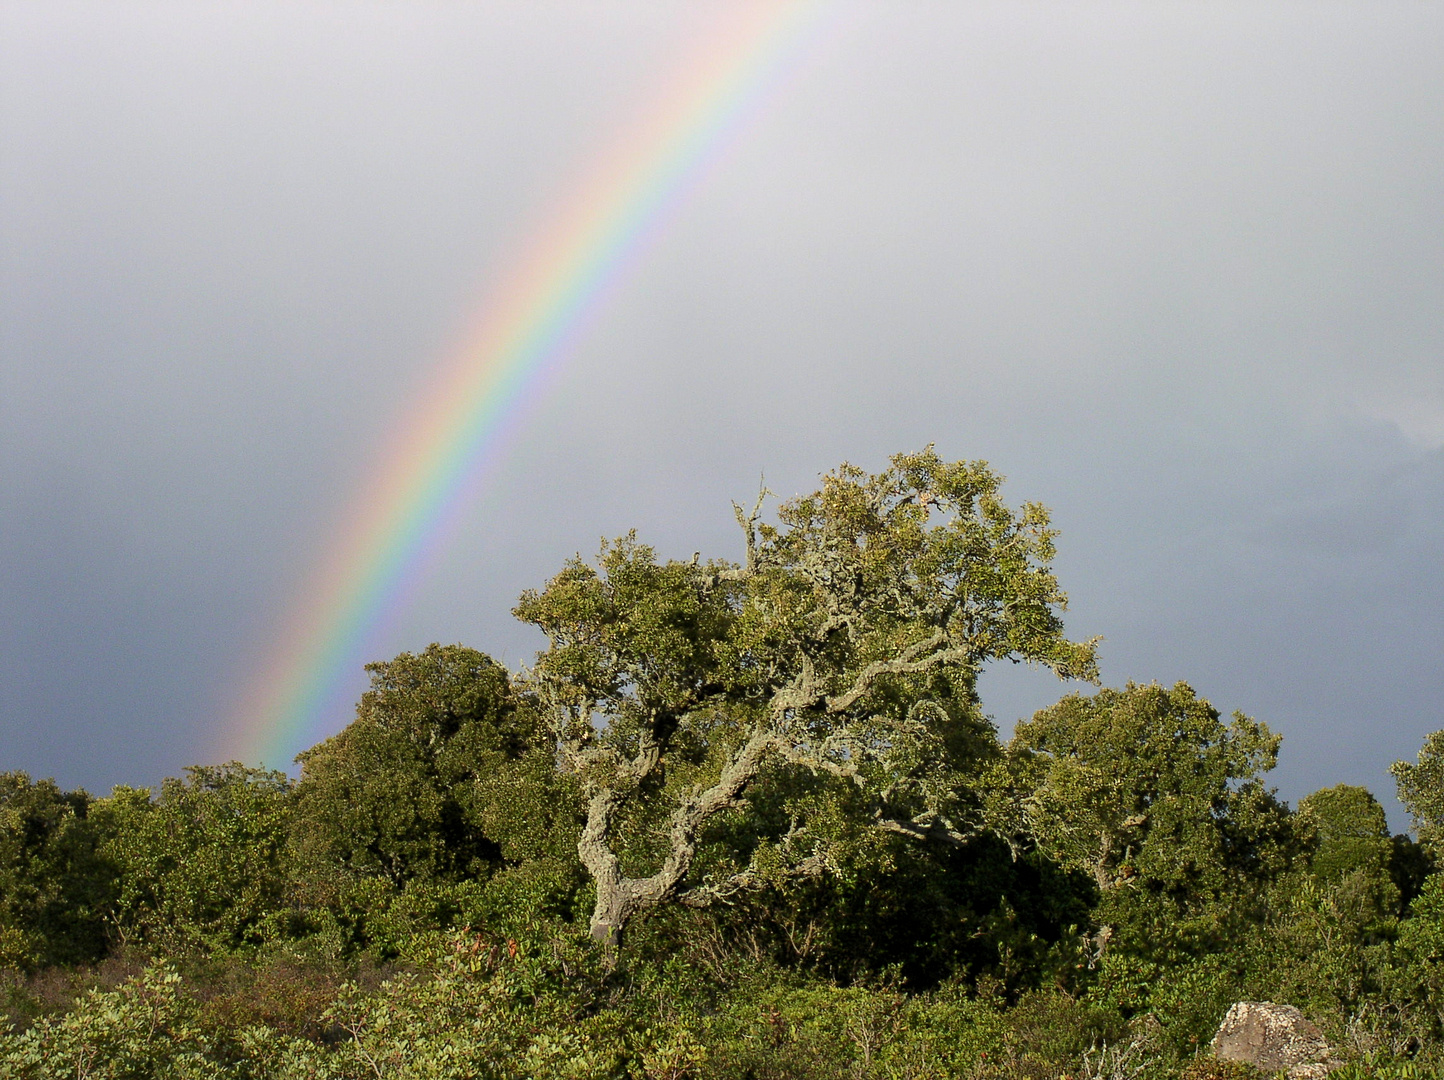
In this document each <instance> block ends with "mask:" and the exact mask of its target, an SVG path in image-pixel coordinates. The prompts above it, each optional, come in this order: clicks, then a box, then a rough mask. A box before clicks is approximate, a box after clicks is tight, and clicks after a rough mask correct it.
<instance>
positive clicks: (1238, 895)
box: [991, 683, 1293, 958]
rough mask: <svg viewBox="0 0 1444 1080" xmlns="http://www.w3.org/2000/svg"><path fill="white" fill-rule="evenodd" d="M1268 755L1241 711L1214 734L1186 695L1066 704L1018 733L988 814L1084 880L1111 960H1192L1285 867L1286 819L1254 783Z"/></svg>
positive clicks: (1268, 765) (1264, 739) (1275, 740)
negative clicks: (1144, 956) (1090, 886)
mask: <svg viewBox="0 0 1444 1080" xmlns="http://www.w3.org/2000/svg"><path fill="white" fill-rule="evenodd" d="M1278 746H1279V736H1277V735H1274V734H1272V733H1271V732H1270V731H1269V729H1268V727H1267V726H1265V725H1264V724H1261V723H1259V722H1257V721H1255V720H1252V719H1250V718H1249V717H1247V716H1245V715H1243V714H1242V713H1235V714H1234V717H1233V720H1232V722H1231V723H1228V724H1225V723H1223V721H1222V720H1221V719H1220V718H1219V714H1218V712H1217V710H1215V709H1214V708H1213V706H1212V705H1210V704H1209V703H1208V702H1207V701H1205V700H1204V699H1202V698H1200V697H1198V696H1197V695H1196V694H1195V693H1194V691H1193V689H1192V687H1190V686H1188V685H1187V684H1186V683H1178V684H1177V685H1175V686H1174V687H1172V688H1171V689H1164V688H1163V687H1161V686H1158V685H1156V684H1155V685H1149V686H1138V685H1135V684H1133V683H1129V684H1128V685H1127V687H1125V688H1124V689H1122V690H1112V689H1103V690H1100V691H1098V693H1096V694H1094V695H1093V696H1091V697H1084V696H1081V695H1070V696H1068V697H1066V698H1064V699H1063V700H1062V701H1060V702H1059V703H1058V704H1057V705H1054V706H1051V707H1050V708H1047V709H1043V710H1042V711H1040V712H1038V713H1036V714H1035V715H1034V716H1033V717H1032V719H1030V720H1025V721H1023V722H1021V723H1019V724H1018V727H1017V729H1016V732H1015V734H1014V736H1013V739H1012V740H1011V742H1010V743H1009V744H1008V748H1007V749H1008V754H1007V757H1006V759H1005V760H1004V762H1003V763H1002V764H1000V766H999V768H998V769H997V770H996V771H995V774H994V776H995V779H994V785H993V788H992V795H991V806H992V816H993V819H994V820H995V821H997V822H998V824H999V827H1000V828H1003V829H1005V830H1006V831H1008V832H1010V833H1011V835H1012V836H1013V837H1014V838H1015V841H1014V842H1015V843H1016V844H1018V845H1019V846H1030V845H1036V847H1037V848H1038V849H1039V850H1040V851H1042V852H1043V853H1044V854H1045V855H1047V856H1049V857H1051V858H1053V859H1055V860H1056V861H1057V862H1059V863H1060V864H1061V865H1062V866H1064V867H1065V868H1068V869H1073V870H1077V871H1080V872H1083V873H1085V874H1087V875H1088V876H1089V877H1090V878H1091V879H1092V880H1093V882H1094V884H1095V885H1096V886H1097V889H1098V895H1099V902H1098V907H1097V912H1096V918H1097V919H1098V921H1099V923H1100V924H1101V927H1100V933H1103V934H1104V938H1105V939H1107V938H1109V937H1111V938H1112V939H1113V944H1114V947H1115V948H1123V949H1125V950H1132V951H1141V952H1144V953H1148V954H1151V955H1152V954H1157V955H1158V956H1159V957H1160V958H1163V957H1166V956H1167V954H1168V953H1170V952H1171V951H1176V950H1178V949H1183V950H1185V951H1197V950H1199V949H1202V948H1206V947H1209V946H1210V945H1212V944H1214V943H1216V942H1217V941H1219V940H1220V939H1221V937H1222V935H1223V931H1224V929H1225V926H1226V924H1227V923H1228V921H1229V920H1230V919H1236V918H1239V917H1245V918H1246V914H1247V913H1246V909H1244V908H1243V906H1242V905H1241V904H1239V902H1238V901H1239V900H1241V899H1243V898H1245V897H1247V896H1248V895H1249V894H1250V893H1255V894H1256V893H1257V892H1258V891H1259V890H1260V888H1261V886H1262V885H1263V884H1264V883H1266V882H1267V881H1268V880H1269V879H1270V878H1271V877H1272V876H1274V875H1275V874H1276V873H1278V872H1279V871H1280V870H1281V869H1282V868H1283V867H1284V866H1285V864H1286V863H1287V861H1288V858H1289V855H1290V848H1291V844H1292V841H1293V830H1292V828H1291V827H1290V822H1289V818H1288V813H1287V810H1286V809H1285V808H1284V807H1283V806H1282V805H1281V804H1280V803H1279V802H1278V801H1277V800H1276V799H1275V798H1274V796H1273V793H1272V792H1271V791H1270V790H1268V789H1266V788H1265V787H1264V785H1263V781H1262V775H1263V774H1264V773H1266V772H1268V771H1269V770H1270V769H1272V768H1273V767H1274V763H1275V761H1276V760H1277V753H1278Z"/></svg>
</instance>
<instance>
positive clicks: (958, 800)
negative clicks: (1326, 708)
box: [516, 448, 1095, 941]
mask: <svg viewBox="0 0 1444 1080" xmlns="http://www.w3.org/2000/svg"><path fill="white" fill-rule="evenodd" d="M999 485H1000V478H999V477H998V476H997V475H996V474H994V473H993V472H992V471H991V470H990V469H989V468H988V467H987V465H986V464H984V463H982V462H947V461H944V460H942V459H941V458H940V457H939V456H938V455H937V454H936V453H934V452H933V451H932V449H931V448H929V449H928V450H926V451H924V452H922V453H918V454H906V455H898V456H896V457H894V458H893V459H892V462H891V465H890V467H889V468H887V469H885V470H884V471H882V472H880V473H878V474H875V475H873V474H869V473H867V472H865V471H863V470H861V469H858V468H855V467H853V466H850V465H843V466H841V467H840V468H838V469H837V470H836V471H835V472H833V473H831V474H829V475H828V476H826V477H825V478H824V480H823V484H822V487H821V489H820V490H818V491H816V492H814V493H812V494H809V495H804V496H801V497H799V498H794V499H791V500H788V501H786V502H784V503H782V504H781V506H780V507H779V508H778V511H777V516H776V521H775V523H773V522H768V521H764V520H763V519H762V517H761V506H762V500H760V499H759V501H758V504H757V506H755V507H754V508H753V509H752V511H751V513H748V512H746V511H744V510H743V509H741V508H740V507H738V508H736V510H737V518H738V522H739V524H740V525H741V527H742V531H743V537H744V541H745V557H744V559H743V561H742V562H741V563H740V564H739V563H733V562H729V561H724V560H709V561H702V560H701V559H700V557H699V556H694V557H693V558H692V559H690V560H686V561H675V560H667V561H663V560H660V559H659V558H658V557H657V554H656V552H655V551H654V550H653V549H652V548H650V547H648V546H646V545H645V544H642V543H639V542H638V541H637V539H636V538H635V536H627V537H624V538H622V539H620V540H617V541H615V542H614V543H612V544H610V545H608V546H607V547H605V548H604V549H603V551H602V553H601V556H600V560H599V565H598V566H595V567H594V566H591V565H588V564H586V563H584V562H583V561H581V560H580V559H577V560H573V561H572V562H570V563H568V564H567V566H566V567H565V568H564V569H563V570H562V571H561V573H559V574H558V575H557V576H556V577H555V578H553V579H552V580H551V581H550V582H549V583H548V584H547V585H546V587H545V588H544V589H543V590H541V591H540V592H528V593H527V594H525V595H524V596H523V597H522V598H521V601H520V603H519V605H518V606H517V608H516V614H517V615H518V617H520V618H521V619H523V620H525V621H527V622H530V623H533V624H535V625H536V626H538V627H539V628H540V629H541V630H542V631H543V632H545V634H546V636H547V639H548V642H549V647H548V648H547V649H546V650H545V651H544V652H543V653H542V654H541V655H540V657H539V658H538V661H537V663H536V666H535V668H534V669H533V671H532V672H531V673H530V676H529V679H528V683H529V687H530V690H531V692H532V693H533V694H534V695H535V700H536V701H537V702H538V704H539V705H540V706H541V708H542V709H543V711H544V714H545V716H546V717H547V719H548V721H549V722H550V724H551V727H552V731H553V733H554V735H555V737H556V739H557V745H558V749H559V753H560V756H561V759H562V763H563V765H564V767H565V768H567V769H569V770H570V771H572V772H573V773H574V774H575V775H576V777H577V778H578V780H579V783H580V788H581V791H582V794H583V799H584V802H585V815H586V823H585V826H584V828H583V830H582V834H581V838H580V841H579V843H578V851H579V853H580V856H581V860H582V863H583V864H584V866H585V867H586V869H587V871H588V873H589V874H590V875H591V878H592V879H593V881H594V882H595V885H596V891H597V894H596V904H595V908H594V910H593V913H592V918H591V928H592V933H593V935H594V936H595V937H597V938H598V939H601V940H606V941H616V940H617V939H618V937H619V935H620V933H621V932H622V930H623V928H624V927H625V926H626V925H627V923H628V922H629V921H630V920H631V919H633V918H634V917H635V916H636V915H638V914H639V913H641V912H645V911H646V910H648V909H650V908H653V907H655V906H657V905H659V904H662V903H666V902H672V901H677V902H682V903H687V904H692V905H705V904H708V903H711V902H713V901H716V900H718V899H722V898H725V897H727V896H729V895H731V894H733V893H735V892H736V891H737V890H739V889H743V888H747V887H748V886H749V885H753V884H756V883H758V882H759V881H761V880H765V879H768V878H769V877H775V876H776V875H778V874H788V873H809V872H811V873H815V872H818V871H820V870H821V869H823V868H824V867H825V865H826V864H827V860H828V833H829V831H831V832H833V833H835V832H836V831H837V828H838V827H839V825H838V823H837V822H832V823H829V822H826V821H823V820H821V819H822V818H824V817H826V816H827V812H826V810H825V807H824V805H823V804H820V803H819V802H818V801H817V800H815V799H813V800H806V799H801V800H788V799H786V798H781V799H775V798H774V799H773V800H772V803H771V804H770V806H769V807H768V808H767V812H769V813H771V814H772V815H773V816H774V818H775V817H776V814H777V813H778V810H779V808H780V809H781V811H782V814H783V818H784V820H782V821H781V822H780V824H776V826H775V827H774V829H773V830H772V833H771V836H770V837H769V838H768V839H767V842H765V843H757V844H754V845H753V846H752V847H751V848H750V851H749V853H748V857H747V859H746V861H745V862H741V863H739V862H736V861H734V862H731V863H729V862H727V861H726V860H722V861H717V860H712V861H709V862H706V866H707V871H706V872H705V873H698V872H696V871H697V868H698V852H699V848H700V847H701V846H702V845H703V844H704V843H705V842H706V840H707V838H708V836H709V830H712V831H715V830H718V829H721V828H723V827H724V826H725V824H726V823H727V821H728V820H729V819H730V818H735V817H737V816H739V815H747V814H753V815H759V814H760V815H761V816H766V814H765V813H763V811H762V809H761V808H759V807H758V806H757V805H756V803H755V802H754V801H753V800H754V797H755V796H757V795H758V794H759V793H760V792H764V791H765V792H770V793H774V794H775V793H776V792H777V791H778V790H779V789H786V788H787V786H788V778H789V777H791V778H793V779H794V780H795V781H800V780H802V779H805V778H806V777H814V778H819V779H821V780H823V781H826V782H831V783H833V784H834V785H837V786H839V788H840V789H841V790H844V791H846V792H847V793H848V797H847V798H846V799H845V800H842V801H838V800H832V801H831V802H829V803H827V804H826V806H830V807H832V808H834V809H835V808H837V807H839V806H842V807H844V808H845V810H846V818H847V821H846V822H844V823H842V825H843V826H844V827H850V828H856V827H857V826H858V825H859V824H862V825H864V826H865V827H867V828H869V829H882V830H890V831H892V832H895V833H901V834H904V835H906V836H910V837H915V838H918V839H920V840H927V839H934V840H939V841H943V842H950V843H955V844H956V843H965V842H966V841H967V840H968V839H969V838H970V837H972V836H973V835H975V834H976V833H977V832H978V831H979V830H980V829H981V827H982V826H981V818H980V814H979V809H978V801H977V800H976V799H975V798H972V797H971V796H970V793H969V791H968V789H967V786H966V784H964V783H962V782H961V781H962V780H963V778H964V776H965V775H966V774H967V773H968V772H969V770H970V769H971V767H972V764H973V763H972V762H971V761H969V760H968V758H969V756H970V755H972V754H974V753H975V752H976V749H977V746H978V739H977V733H978V725H979V719H980V714H979V711H978V709H977V700H976V694H975V690H974V688H975V683H976V678H977V674H978V671H979V669H980V667H981V665H982V664H984V663H985V662H987V661H989V660H998V659H1004V658H1006V659H1011V660H1014V661H1022V660H1026V661H1033V662H1038V663H1041V664H1044V665H1047V666H1048V667H1050V668H1052V669H1053V670H1054V671H1055V672H1057V673H1058V674H1059V675H1060V676H1063V677H1072V678H1088V679H1091V678H1093V677H1094V674H1095V662H1094V649H1093V643H1092V642H1081V643H1080V642H1073V641H1070V640H1068V639H1067V638H1066V637H1065V636H1064V633H1063V624H1062V620H1061V612H1062V611H1063V610H1064V608H1065V605H1066V599H1065V596H1064V594H1063V592H1062V591H1061V590H1060V589H1059V587H1058V582H1057V580H1056V579H1055V577H1054V575H1053V573H1052V570H1051V565H1050V564H1051V561H1052V559H1053V555H1054V548H1053V536H1054V533H1053V531H1052V530H1051V529H1050V528H1049V519H1048V513H1047V511H1046V510H1045V509H1044V508H1043V507H1041V506H1039V505H1037V504H1033V503H1029V504H1025V505H1024V506H1023V507H1022V508H1021V509H1019V510H1013V509H1011V508H1009V507H1008V506H1007V505H1006V504H1005V503H1004V502H1003V501H1002V499H1001V498H1000V497H999Z"/></svg>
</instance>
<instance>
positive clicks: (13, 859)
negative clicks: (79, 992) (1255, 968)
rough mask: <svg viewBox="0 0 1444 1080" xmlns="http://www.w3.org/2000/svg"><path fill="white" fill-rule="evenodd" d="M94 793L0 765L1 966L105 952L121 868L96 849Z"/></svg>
mask: <svg viewBox="0 0 1444 1080" xmlns="http://www.w3.org/2000/svg"><path fill="white" fill-rule="evenodd" d="M90 809H91V799H90V796H89V795H87V794H86V793H85V792H83V791H72V792H64V791H61V790H60V788H58V787H57V786H56V784H55V782H54V781H53V780H39V781H31V779H30V777H29V776H27V775H26V774H25V773H23V772H9V773H0V967H16V968H25V969H31V968H35V967H40V966H45V965H51V964H78V963H85V962H88V961H92V960H96V959H98V958H99V957H100V956H101V955H102V954H103V953H104V952H105V949H106V944H107V942H106V934H105V914H106V910H107V907H108V905H109V903H110V899H111V895H112V893H113V891H114V889H115V871H114V868H113V867H111V865H110V864H109V863H108V862H107V861H106V860H105V859H104V858H103V857H102V856H101V855H100V853H99V852H98V851H97V838H96V829H95V825H94V822H92V821H91V820H90V818H89V812H90Z"/></svg>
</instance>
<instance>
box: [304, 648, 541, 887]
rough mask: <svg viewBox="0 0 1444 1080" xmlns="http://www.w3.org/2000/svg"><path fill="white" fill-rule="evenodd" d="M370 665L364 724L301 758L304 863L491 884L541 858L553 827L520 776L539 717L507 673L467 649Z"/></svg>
mask: <svg viewBox="0 0 1444 1080" xmlns="http://www.w3.org/2000/svg"><path fill="white" fill-rule="evenodd" d="M366 670H367V671H368V672H370V673H371V687H370V689H368V690H367V691H366V693H365V694H364V695H363V696H362V698H361V704H360V707H359V709H358V710H357V715H356V720H355V721H354V722H353V723H352V724H350V725H349V726H348V727H347V728H346V729H345V730H344V731H342V732H341V733H340V734H338V735H335V736H333V737H332V738H330V739H327V740H326V741H325V742H323V743H321V744H319V745H318V746H314V747H312V748H311V749H310V750H307V751H306V752H304V753H303V754H301V756H300V757H299V758H298V759H297V760H299V761H300V763H301V767H302V773H301V781H300V783H299V784H298V785H297V792H296V794H297V800H298V802H299V810H298V816H297V828H296V844H297V846H298V849H299V852H300V855H301V858H302V861H303V862H304V863H305V864H306V865H308V866H312V867H316V868H317V869H319V870H320V871H321V873H322V874H323V875H325V876H331V875H337V874H340V875H343V876H350V877H353V878H367V877H380V878H384V879H385V880H386V881H388V882H389V883H390V884H391V885H392V886H394V887H396V888H398V889H399V888H401V887H403V886H404V885H405V884H406V883H407V882H410V881H414V880H422V881H450V882H456V881H464V880H470V879H473V878H476V877H479V876H481V877H484V876H486V875H488V874H489V873H490V872H491V871H492V870H493V869H494V868H495V867H497V866H498V865H500V864H501V863H502V862H503V861H508V860H509V861H512V862H517V861H520V860H521V859H522V858H525V857H528V856H530V855H533V854H535V851H536V848H537V847H538V846H542V845H544V844H545V842H546V838H547V835H548V831H549V830H548V825H551V824H553V822H552V820H551V818H552V816H551V815H550V814H547V813H545V809H546V806H545V800H544V799H539V798H537V797H536V796H535V795H534V794H533V793H532V792H530V791H529V790H528V786H527V784H526V780H527V779H528V778H527V777H526V776H525V775H519V772H524V770H518V768H517V763H518V762H522V761H526V760H527V758H528V755H529V754H530V753H531V752H532V751H534V750H535V749H536V747H537V731H536V721H535V718H534V715H533V714H532V713H531V712H529V711H528V710H526V709H524V708H518V706H517V703H516V702H515V701H514V699H513V698H512V694H511V687H510V684H509V678H508V676H507V673H506V671H505V670H504V669H503V668H501V667H500V666H499V665H498V664H497V663H496V662H495V661H493V660H491V659H490V658H489V657H487V656H485V655H484V654H482V653H479V652H477V651H476V650H474V649H467V648H464V647H463V646H460V645H448V646H441V645H430V646H428V647H427V648H426V649H425V651H423V652H422V653H420V654H418V655H412V654H410V653H402V654H401V655H400V656H398V657H396V658H395V659H394V660H389V661H385V662H383V663H375V664H368V665H367V666H366ZM528 763H530V762H528ZM529 796H530V797H529ZM519 800H520V802H519Z"/></svg>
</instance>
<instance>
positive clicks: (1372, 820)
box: [1298, 784, 1399, 919]
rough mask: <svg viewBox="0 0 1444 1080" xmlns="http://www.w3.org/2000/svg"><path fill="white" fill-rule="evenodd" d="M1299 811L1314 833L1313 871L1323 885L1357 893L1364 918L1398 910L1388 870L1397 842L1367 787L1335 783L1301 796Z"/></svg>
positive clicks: (1396, 891)
mask: <svg viewBox="0 0 1444 1080" xmlns="http://www.w3.org/2000/svg"><path fill="white" fill-rule="evenodd" d="M1298 813H1299V816H1300V818H1302V819H1303V820H1302V824H1303V825H1304V827H1305V828H1308V829H1311V830H1312V831H1313V834H1314V851H1313V855H1312V857H1311V858H1310V859H1309V871H1310V873H1311V874H1312V875H1313V877H1314V879H1315V880H1316V881H1318V882H1319V883H1320V884H1321V885H1324V886H1326V887H1328V888H1332V889H1335V890H1339V889H1343V890H1344V891H1346V892H1349V893H1351V894H1357V903H1358V904H1359V905H1361V909H1362V916H1363V917H1364V918H1365V919H1368V918H1375V919H1377V918H1383V917H1385V916H1388V915H1394V914H1396V913H1397V909H1398V906H1399V889H1398V887H1397V886H1396V885H1395V884H1394V881H1393V877H1392V875H1391V873H1390V864H1391V863H1392V862H1393V860H1394V851H1395V845H1394V841H1393V839H1392V837H1391V836H1390V835H1389V819H1388V817H1386V816H1385V814H1384V808H1383V807H1382V806H1380V805H1379V800H1378V799H1376V798H1374V796H1373V794H1372V793H1370V791H1369V789H1368V788H1364V787H1359V786H1357V785H1355V784H1336V785H1334V786H1333V787H1331V788H1324V789H1323V790H1322V791H1316V792H1314V793H1313V794H1312V795H1309V796H1306V797H1305V798H1303V799H1300V800H1299V808H1298Z"/></svg>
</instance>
